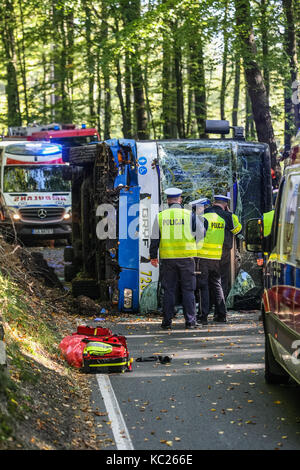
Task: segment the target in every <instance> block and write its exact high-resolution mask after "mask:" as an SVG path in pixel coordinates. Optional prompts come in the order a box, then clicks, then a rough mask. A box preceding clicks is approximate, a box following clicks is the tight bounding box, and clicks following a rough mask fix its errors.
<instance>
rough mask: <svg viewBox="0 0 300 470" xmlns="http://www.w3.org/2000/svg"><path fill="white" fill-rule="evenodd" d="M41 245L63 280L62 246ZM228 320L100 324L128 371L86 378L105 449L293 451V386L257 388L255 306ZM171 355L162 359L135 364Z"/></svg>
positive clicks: (299, 419) (296, 439)
mask: <svg viewBox="0 0 300 470" xmlns="http://www.w3.org/2000/svg"><path fill="white" fill-rule="evenodd" d="M39 249H43V251H44V257H45V258H46V259H47V260H48V263H49V265H50V266H52V267H53V268H54V269H55V270H56V272H57V274H58V276H59V278H60V279H61V280H63V265H64V262H63V247H58V248H55V249H51V248H48V247H44V248H39ZM228 320H229V321H228V323H227V324H222V325H217V324H213V323H211V324H209V325H208V327H206V328H199V329H198V330H185V329H184V320H183V317H182V316H179V317H178V318H176V320H175V321H174V329H173V330H172V331H164V330H161V328H160V323H161V318H160V317H149V318H145V317H142V316H141V317H138V316H136V315H132V316H126V317H124V318H123V317H122V316H120V317H119V318H117V319H116V321H113V322H110V321H106V320H105V317H104V320H103V321H101V322H100V323H99V325H101V326H105V327H110V328H111V329H112V331H113V332H114V333H118V334H122V335H124V336H126V338H127V342H128V347H129V351H130V355H131V357H132V358H133V359H134V362H133V370H132V372H126V373H123V374H109V375H108V374H106V375H104V374H103V375H100V374H95V375H91V376H90V380H91V389H92V403H91V406H92V408H93V409H94V410H95V416H96V419H97V432H98V435H99V439H101V440H102V441H103V447H104V448H105V449H106V450H111V451H115V450H123V449H125V450H161V451H166V450H168V451H170V450H172V451H187V450H215V449H216V450H229V449H231V450H233V449H234V450H254V449H256V450H274V449H278V450H281V449H283V450H298V449H299V448H300V401H299V388H300V387H299V385H297V384H295V383H294V382H291V383H290V384H289V385H285V386H271V385H267V384H266V383H265V380H264V334H263V328H262V323H261V322H260V321H259V312H248V313H247V312H243V313H239V312H234V311H231V312H229V314H228ZM153 355H162V356H169V357H171V359H172V360H171V362H170V363H169V364H161V363H160V362H136V359H137V358H138V357H143V358H144V357H149V356H153Z"/></svg>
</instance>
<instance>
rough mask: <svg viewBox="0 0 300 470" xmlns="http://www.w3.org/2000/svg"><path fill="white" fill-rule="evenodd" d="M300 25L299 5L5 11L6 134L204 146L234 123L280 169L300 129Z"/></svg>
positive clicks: (177, 0)
mask: <svg viewBox="0 0 300 470" xmlns="http://www.w3.org/2000/svg"><path fill="white" fill-rule="evenodd" d="M298 17H299V6H298V2H296V0H268V1H267V0H218V1H217V0H201V1H199V0H147V1H142V0H95V1H93V2H88V1H87V0H51V1H50V2H49V1H46V0H39V1H38V0H3V1H2V2H1V4H0V59H1V64H2V67H1V68H0V105H1V108H0V125H1V128H2V129H5V128H7V127H8V126H15V125H21V124H23V125H27V124H28V123H32V122H45V121H47V122H53V121H56V122H64V123H69V122H74V123H76V124H79V125H80V124H81V123H83V122H86V123H87V124H88V125H92V126H97V127H98V129H99V131H100V135H101V137H102V138H111V137H126V138H139V139H148V138H178V137H180V138H199V137H203V136H204V135H205V119H207V118H209V119H220V118H225V119H228V120H229V121H231V124H232V125H243V126H244V127H245V130H246V136H247V138H257V139H258V140H261V141H264V142H268V143H269V144H270V147H271V153H272V159H273V163H274V161H275V158H276V153H277V151H276V148H277V144H279V145H282V144H285V145H286V146H287V147H288V146H289V145H290V141H291V138H292V137H293V136H294V135H295V133H296V130H297V127H298V126H299V125H300V123H299V119H300V117H299V105H297V99H295V96H296V95H297V92H296V91H295V89H294V90H293V89H292V86H294V87H295V83H296V84H297V83H298V82H297V80H298V78H299V75H298V60H297V59H298V57H299V42H300V39H299V18H298ZM293 98H294V99H293Z"/></svg>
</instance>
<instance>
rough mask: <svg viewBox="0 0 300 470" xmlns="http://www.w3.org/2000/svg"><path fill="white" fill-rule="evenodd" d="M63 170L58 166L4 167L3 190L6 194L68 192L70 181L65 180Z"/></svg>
mask: <svg viewBox="0 0 300 470" xmlns="http://www.w3.org/2000/svg"><path fill="white" fill-rule="evenodd" d="M64 170H65V168H64V167H63V166H62V165H59V166H53V165H51V166H39V167H36V166H29V165H26V167H25V166H24V165H22V166H21V165H20V166H12V165H10V166H6V167H5V168H4V178H3V189H4V192H6V193H20V192H22V193H24V192H26V193H27V192H36V191H39V192H53V191H60V192H69V191H70V189H71V188H70V181H68V180H66V179H65V173H64Z"/></svg>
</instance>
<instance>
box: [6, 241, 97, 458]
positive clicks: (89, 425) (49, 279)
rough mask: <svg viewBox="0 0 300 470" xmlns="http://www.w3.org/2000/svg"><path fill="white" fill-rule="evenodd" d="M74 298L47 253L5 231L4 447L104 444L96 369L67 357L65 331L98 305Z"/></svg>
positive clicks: (92, 446)
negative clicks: (13, 240)
mask: <svg viewBox="0 0 300 470" xmlns="http://www.w3.org/2000/svg"><path fill="white" fill-rule="evenodd" d="M99 311H100V310H99V306H98V305H97V304H95V303H94V302H92V301H90V300H89V299H79V300H74V299H72V297H71V295H70V294H69V293H68V292H66V291H65V289H64V288H63V286H62V285H61V283H60V282H59V280H58V279H57V277H56V276H55V273H54V272H53V270H52V269H51V268H49V266H47V263H45V262H44V260H43V258H42V255H41V256H40V254H37V255H32V253H30V251H29V250H27V249H26V248H24V247H22V246H19V245H11V244H6V243H5V242H4V240H2V239H0V323H2V324H3V327H4V331H5V343H6V351H7V358H8V367H7V370H1V371H0V449H45V450H46V449H49V450H60V449H67V450H68V449H80V450H83V449H87V450H88V449H101V448H105V445H106V444H105V441H106V436H105V435H103V436H101V439H99V437H97V435H96V432H95V428H94V417H95V414H97V410H92V409H91V408H90V387H89V379H90V378H89V376H87V375H84V374H82V373H81V372H80V371H78V370H76V369H72V368H70V367H69V366H68V365H67V364H66V362H65V361H64V360H63V359H62V358H61V356H60V353H59V347H58V346H59V343H60V341H61V339H62V338H63V337H64V336H66V335H69V334H71V333H72V332H74V331H76V327H77V324H78V323H81V322H82V319H83V320H84V321H89V320H91V319H92V318H94V317H95V314H96V313H97V312H99Z"/></svg>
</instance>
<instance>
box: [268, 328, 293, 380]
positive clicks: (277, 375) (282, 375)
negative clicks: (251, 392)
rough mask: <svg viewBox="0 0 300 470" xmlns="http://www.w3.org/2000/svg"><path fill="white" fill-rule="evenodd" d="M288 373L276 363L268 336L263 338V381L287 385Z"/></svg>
mask: <svg viewBox="0 0 300 470" xmlns="http://www.w3.org/2000/svg"><path fill="white" fill-rule="evenodd" d="M289 378H290V377H289V375H288V373H287V372H286V371H285V370H284V369H283V367H281V365H280V364H278V362H277V361H276V359H275V357H274V354H273V351H272V348H271V343H270V338H269V336H268V334H266V336H265V380H266V382H267V383H268V384H287V383H288V381H289Z"/></svg>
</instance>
